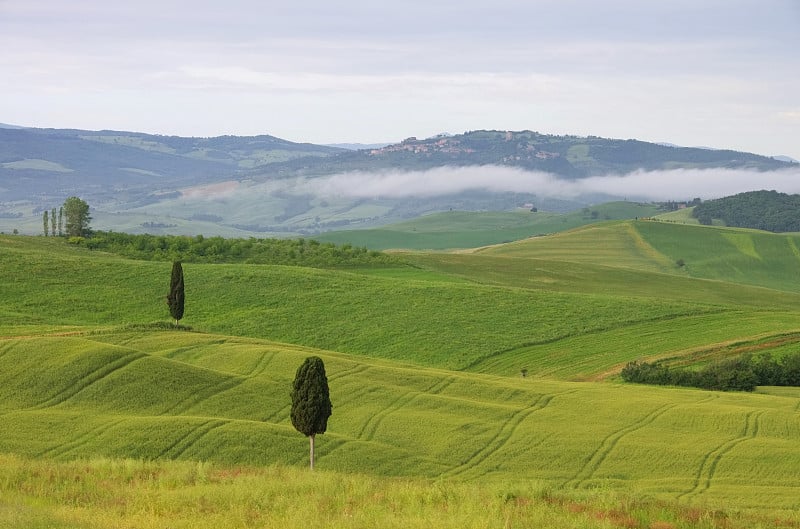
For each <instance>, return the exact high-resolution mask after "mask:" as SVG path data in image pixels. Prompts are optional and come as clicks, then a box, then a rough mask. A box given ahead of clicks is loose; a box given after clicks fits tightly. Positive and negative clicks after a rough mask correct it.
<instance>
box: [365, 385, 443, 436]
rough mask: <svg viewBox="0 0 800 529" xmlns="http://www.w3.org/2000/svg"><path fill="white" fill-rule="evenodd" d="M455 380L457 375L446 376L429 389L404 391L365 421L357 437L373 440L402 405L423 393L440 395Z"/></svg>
mask: <svg viewBox="0 0 800 529" xmlns="http://www.w3.org/2000/svg"><path fill="white" fill-rule="evenodd" d="M453 382H455V377H446V378H444V379H442V380H437V381H436V382H434V383H433V384H432V385H431V386H430V387H428V388H427V389H424V390H421V391H418V390H412V391H407V392H405V393H403V394H402V395H401V396H400V397H398V398H397V399H395V400H394V402H392V403H391V404H389V405H388V406H385V407H384V408H382V409H381V410H380V411H379V412H378V413H376V414H375V415H373V416H371V417H370V418H369V419H367V422H365V423H364V426H362V427H361V431H359V432H358V434H357V435H356V437H357V438H358V439H363V440H366V441H371V440H372V439H374V437H375V433H377V431H378V428H379V427H380V425H381V423H382V422H383V421H384V419H385V418H386V417H387V416H389V415H390V414H392V413H394V412H395V411H397V410H399V409H401V408H402V407H404V406H407V405H408V404H410V403H411V402H412V401H413V400H414V399H416V398H417V397H419V396H421V395H438V394H439V393H441V392H442V391H443V390H444V389H445V388H446V387H447V386H449V385H450V384H452V383H453Z"/></svg>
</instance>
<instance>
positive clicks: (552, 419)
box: [0, 331, 800, 512]
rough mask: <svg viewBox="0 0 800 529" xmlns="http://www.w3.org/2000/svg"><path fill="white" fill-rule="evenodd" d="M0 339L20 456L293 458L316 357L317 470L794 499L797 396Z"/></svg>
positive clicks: (285, 355) (7, 415) (154, 337)
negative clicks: (301, 403)
mask: <svg viewBox="0 0 800 529" xmlns="http://www.w3.org/2000/svg"><path fill="white" fill-rule="evenodd" d="M0 345H1V346H2V348H0V372H2V373H4V374H8V376H7V377H5V380H4V384H3V385H2V387H0V400H1V401H2V402H3V408H2V409H0V413H1V414H2V420H3V424H4V430H3V431H4V433H3V435H2V436H1V437H0V452H4V453H15V454H19V455H20V456H23V457H27V458H35V459H53V460H58V461H68V460H74V459H82V458H96V457H111V458H134V459H140V460H172V459H179V460H190V461H209V462H213V463H215V464H220V465H241V464H245V465H251V466H269V465H272V464H281V465H291V466H302V465H303V464H304V463H305V461H306V458H307V443H306V441H305V440H304V438H303V437H302V435H300V434H298V433H297V432H296V431H294V429H293V428H292V427H291V424H290V422H289V420H288V412H289V398H288V394H289V388H290V386H291V380H292V378H293V374H294V370H295V369H296V367H297V366H298V365H299V364H300V363H301V362H302V359H303V358H305V357H306V356H308V355H310V354H318V355H320V356H321V357H322V358H323V359H324V361H325V363H326V368H327V371H328V376H329V384H330V387H331V399H332V401H333V403H334V414H333V416H332V417H331V420H330V422H329V427H328V432H327V433H326V434H325V435H324V436H321V438H320V439H319V442H318V449H319V454H318V457H319V458H318V466H319V467H320V468H322V469H325V470H334V471H338V472H344V473H348V474H351V473H358V474H369V475H376V476H398V477H400V476H402V477H424V478H428V479H439V480H441V479H446V480H448V481H449V480H457V481H467V482H470V481H474V482H476V483H484V484H485V483H493V484H495V485H496V486H506V487H525V486H526V484H528V483H530V480H535V481H536V482H539V483H542V484H545V485H547V486H548V487H551V488H552V489H554V490H560V491H581V490H592V489H596V488H598V487H601V488H606V489H609V490H614V491H617V492H623V491H627V490H632V489H633V490H637V491H640V492H643V493H646V494H647V495H649V496H652V497H656V498H660V499H664V500H670V501H672V500H680V501H681V502H682V503H684V504H696V505H706V504H709V503H711V504H731V505H735V506H736V507H737V508H739V509H748V510H750V509H755V510H763V509H766V508H769V509H773V510H786V511H787V512H788V511H791V510H792V509H797V508H800V505H799V504H798V500H797V496H796V494H795V492H796V491H795V490H794V488H793V487H791V486H790V485H789V484H790V483H792V480H794V479H796V478H795V477H796V476H797V475H798V473H800V458H797V457H796V456H797V447H796V438H797V436H798V435H800V417H798V404H797V399H796V398H787V397H783V396H771V395H762V394H758V395H743V394H724V393H713V392H703V391H692V390H685V389H668V388H652V387H647V386H635V385H619V384H608V383H605V384H598V383H577V382H562V381H557V380H552V379H543V378H522V377H519V376H516V377H497V376H487V375H480V374H469V373H460V372H455V371H444V370H437V369H430V368H420V367H417V366H411V365H405V366H404V365H398V364H396V363H393V362H386V361H379V360H369V359H364V358H358V359H356V358H353V357H351V356H347V355H342V354H340V353H328V352H325V351H320V350H309V349H306V348H301V347H297V346H285V345H282V344H277V343H274V342H266V341H262V340H253V339H241V338H237V337H225V336H220V335H212V334H200V333H191V332H182V331H161V332H154V333H149V334H147V335H143V334H142V333H140V332H131V331H119V332H107V333H94V334H89V335H85V336H70V337H56V338H53V337H41V338H18V339H4V340H2V342H0ZM81 351H84V352H83V353H81ZM588 411H590V413H591V415H590V417H591V418H590V419H589V420H587V412H588ZM745 491H749V493H745Z"/></svg>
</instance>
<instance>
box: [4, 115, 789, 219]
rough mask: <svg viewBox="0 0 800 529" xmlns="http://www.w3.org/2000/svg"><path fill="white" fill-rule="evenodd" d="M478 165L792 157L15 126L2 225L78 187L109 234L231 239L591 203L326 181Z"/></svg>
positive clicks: (552, 167)
mask: <svg viewBox="0 0 800 529" xmlns="http://www.w3.org/2000/svg"><path fill="white" fill-rule="evenodd" d="M356 148H358V150H353V149H356ZM468 166H477V167H498V166H499V167H513V168H519V169H522V170H532V171H541V172H546V173H550V174H552V175H555V177H558V178H562V179H569V180H577V179H581V178H585V177H589V176H596V175H606V174H625V173H628V172H630V171H635V170H646V171H649V170H661V169H676V168H747V169H754V170H758V171H769V170H775V169H781V168H786V167H791V166H792V163H790V161H785V160H779V159H776V158H770V157H766V156H759V155H756V154H749V153H742V152H737V151H729V150H709V149H700V148H682V147H672V146H666V145H659V144H654V143H647V142H642V141H637V140H615V139H605V138H599V137H591V136H590V137H579V136H553V135H547V134H540V133H537V132H531V131H485V130H481V131H471V132H466V133H464V134H458V135H449V134H441V135H437V136H435V137H432V138H427V139H416V138H408V139H406V140H404V141H402V142H400V143H397V144H391V145H385V144H375V145H354V144H341V145H339V146H323V145H313V144H307V143H294V142H290V141H286V140H283V139H280V138H276V137H273V136H268V135H262V136H220V137H214V138H185V137H176V136H160V135H152V134H143V133H136V132H121V131H85V130H72V129H37V128H16V127H13V126H9V125H2V126H0V229H8V230H9V231H10V228H12V227H13V228H14V229H16V226H17V224H20V229H21V231H23V232H26V231H33V232H36V231H37V230H39V229H40V228H39V227H38V223H40V218H39V216H40V214H41V211H42V210H44V209H50V208H52V207H54V206H58V205H60V204H61V203H63V201H64V199H65V198H66V197H68V196H71V195H77V196H80V197H82V198H83V199H84V200H86V201H87V202H88V203H89V204H90V205H91V206H92V207H93V210H94V211H95V213H94V216H95V223H102V224H103V225H102V226H101V227H103V228H104V229H116V230H120V231H132V232H137V231H138V232H141V231H148V232H151V233H152V232H154V231H155V232H158V231H161V232H170V233H201V232H202V233H204V234H213V233H219V234H224V235H242V234H244V235H246V234H284V235H297V234H313V233H318V232H320V231H325V230H328V229H334V228H335V229H342V228H351V227H360V226H375V225H380V224H382V223H387V222H393V221H396V220H401V219H405V218H410V217H414V216H417V215H420V214H423V213H426V212H432V211H441V210H443V209H444V210H446V209H448V208H454V209H508V208H510V207H513V206H514V205H519V204H524V203H533V202H535V203H536V204H537V205H538V206H540V207H549V208H551V209H554V210H559V209H560V210H562V211H563V210H565V209H569V208H574V207H579V206H580V205H581V204H582V203H581V199H576V200H574V201H568V202H563V201H557V200H545V199H544V198H542V197H537V196H536V195H535V194H531V193H528V194H524V193H523V194H520V193H489V192H485V193H478V192H461V193H455V194H451V195H445V196H437V197H415V198H413V199H408V198H405V199H403V198H394V199H392V198H387V197H381V196H375V197H372V198H364V197H363V196H362V197H361V198H353V197H349V198H348V197H346V196H339V195H331V196H322V195H320V193H319V192H318V187H319V186H318V185H316V184H317V183H318V182H321V181H323V180H324V179H323V180H317V179H320V178H321V177H330V175H339V174H342V173H350V172H358V173H378V174H381V173H384V172H386V171H392V172H406V171H425V170H430V169H436V168H441V167H456V168H458V167H462V168H463V167H468ZM687 198H688V197H687ZM583 200H584V202H585V200H586V199H585V198H584V199H583ZM4 219H6V220H4ZM7 219H12V220H13V222H14V223H16V224H13V226H12V223H11V221H7ZM99 227H100V226H99Z"/></svg>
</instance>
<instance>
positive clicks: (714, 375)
mask: <svg viewBox="0 0 800 529" xmlns="http://www.w3.org/2000/svg"><path fill="white" fill-rule="evenodd" d="M620 375H621V376H622V379H623V380H625V381H626V382H637V383H640V384H655V385H661V386H688V387H695V388H702V389H711V390H719V391H753V390H754V389H755V388H756V386H800V351H799V352H795V353H792V354H788V355H785V356H782V357H780V358H775V357H773V356H772V355H770V354H769V353H762V354H759V355H757V356H753V355H751V354H749V353H748V354H744V355H741V356H738V357H736V358H729V359H726V360H721V361H718V362H714V363H712V364H709V365H707V366H706V367H704V368H702V369H698V370H691V369H685V368H684V369H678V368H670V367H668V366H666V365H664V364H662V363H659V362H653V363H649V362H638V361H636V362H629V363H628V364H627V365H626V366H625V367H624V368H623V369H622V372H621V373H620Z"/></svg>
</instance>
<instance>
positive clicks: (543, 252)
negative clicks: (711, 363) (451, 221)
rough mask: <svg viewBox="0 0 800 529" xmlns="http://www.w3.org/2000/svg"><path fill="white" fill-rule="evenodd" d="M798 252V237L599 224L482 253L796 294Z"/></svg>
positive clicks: (640, 223) (662, 224) (799, 275)
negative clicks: (641, 272)
mask: <svg viewBox="0 0 800 529" xmlns="http://www.w3.org/2000/svg"><path fill="white" fill-rule="evenodd" d="M798 248H800V235H797V234H771V233H766V232H761V231H754V230H741V229H734V228H724V227H710V226H698V225H690V224H686V225H684V224H676V223H669V222H659V221H649V220H639V221H622V222H617V223H614V222H608V223H599V224H595V225H590V226H586V227H582V228H578V229H575V230H572V231H566V232H563V233H558V234H555V235H553V236H551V237H543V238H535V239H528V240H525V241H518V242H516V243H512V244H508V245H504V246H499V247H497V248H488V249H485V250H480V251H481V252H482V253H485V254H487V255H497V256H508V257H523V258H536V259H548V260H557V261H570V262H574V263H587V264H594V265H605V266H612V267H622V268H634V269H638V270H651V271H656V272H663V273H669V274H680V275H687V276H689V277H695V278H702V279H713V280H719V281H727V282H732V283H739V284H747V285H753V286H759V287H765V288H771V289H775V290H782V291H788V292H800V267H799V266H798V265H800V250H798Z"/></svg>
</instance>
